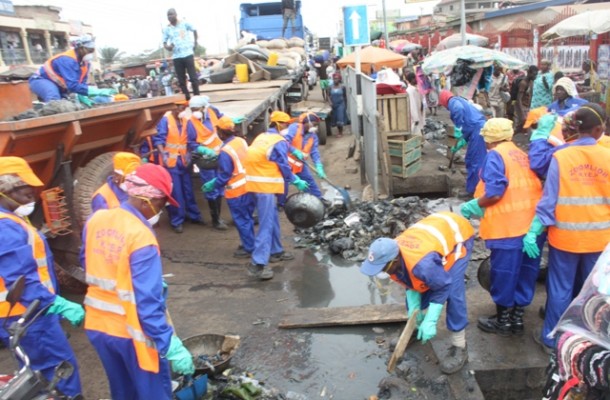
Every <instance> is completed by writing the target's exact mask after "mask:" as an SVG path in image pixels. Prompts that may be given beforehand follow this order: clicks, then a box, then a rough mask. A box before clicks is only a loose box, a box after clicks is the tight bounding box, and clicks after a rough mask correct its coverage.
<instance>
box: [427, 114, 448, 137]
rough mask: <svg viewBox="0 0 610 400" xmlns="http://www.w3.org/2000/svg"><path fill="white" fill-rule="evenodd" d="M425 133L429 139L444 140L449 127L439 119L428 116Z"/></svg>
mask: <svg viewBox="0 0 610 400" xmlns="http://www.w3.org/2000/svg"><path fill="white" fill-rule="evenodd" d="M423 134H424V138H425V139H426V140H428V141H444V140H445V138H446V137H447V127H446V126H445V124H444V123H442V122H441V121H439V120H437V119H433V118H426V123H425V124H424V127H423Z"/></svg>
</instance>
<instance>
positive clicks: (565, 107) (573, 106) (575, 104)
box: [549, 97, 588, 117]
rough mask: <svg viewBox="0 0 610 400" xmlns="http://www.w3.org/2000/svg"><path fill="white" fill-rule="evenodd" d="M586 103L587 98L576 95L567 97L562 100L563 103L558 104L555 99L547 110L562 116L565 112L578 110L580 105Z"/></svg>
mask: <svg viewBox="0 0 610 400" xmlns="http://www.w3.org/2000/svg"><path fill="white" fill-rule="evenodd" d="M587 103H588V101H587V100H585V99H581V98H578V97H568V98H567V99H565V100H564V102H563V104H560V103H559V100H555V101H554V102H552V103H551V105H550V106H549V112H553V113H555V114H557V115H559V116H560V117H564V116H565V115H566V114H568V113H570V112H572V111H576V110H578V109H579V108H580V107H581V106H583V105H585V104H587Z"/></svg>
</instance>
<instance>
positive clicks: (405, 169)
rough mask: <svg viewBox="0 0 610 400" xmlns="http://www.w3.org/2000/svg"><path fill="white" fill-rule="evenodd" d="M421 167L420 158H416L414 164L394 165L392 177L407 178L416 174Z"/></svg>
mask: <svg viewBox="0 0 610 400" xmlns="http://www.w3.org/2000/svg"><path fill="white" fill-rule="evenodd" d="M421 167H422V161H421V158H418V159H417V160H415V161H414V162H412V163H411V164H409V165H405V166H402V165H394V164H392V176H397V177H399V178H408V177H410V176H411V175H414V174H416V173H417V172H419V170H420V169H421Z"/></svg>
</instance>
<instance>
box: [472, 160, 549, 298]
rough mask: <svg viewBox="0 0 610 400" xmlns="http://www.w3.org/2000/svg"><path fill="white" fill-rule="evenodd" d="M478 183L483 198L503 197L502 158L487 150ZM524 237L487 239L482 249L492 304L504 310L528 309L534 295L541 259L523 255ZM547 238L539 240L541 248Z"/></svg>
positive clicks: (504, 172)
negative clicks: (485, 250)
mask: <svg viewBox="0 0 610 400" xmlns="http://www.w3.org/2000/svg"><path fill="white" fill-rule="evenodd" d="M481 180H482V181H483V182H485V197H487V198H491V197H495V196H500V197H502V196H503V195H504V192H506V189H507V187H508V185H509V181H508V178H507V177H506V169H505V165H504V160H503V159H502V156H500V154H499V153H498V152H496V151H489V152H488V153H487V157H485V161H484V163H483V166H482V168H481ZM523 236H525V235H519V236H515V237H510V238H502V239H487V240H485V246H486V247H487V248H488V249H490V250H491V260H490V261H491V271H490V280H491V289H490V294H491V298H492V299H493V301H494V303H495V304H497V305H500V306H504V307H509V308H512V307H515V306H518V307H525V306H528V305H529V304H530V303H531V302H532V300H533V298H534V293H535V292H536V279H537V278H538V271H539V269H540V256H538V257H536V258H530V257H529V256H528V255H527V254H526V253H524V252H523ZM545 240H546V235H540V236H539V237H538V246H540V247H542V246H543V245H544V241H545Z"/></svg>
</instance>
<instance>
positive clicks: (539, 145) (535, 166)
mask: <svg viewBox="0 0 610 400" xmlns="http://www.w3.org/2000/svg"><path fill="white" fill-rule="evenodd" d="M565 146H567V145H566V144H562V145H560V146H553V145H552V144H550V143H549V142H548V141H547V140H546V139H536V140H532V141H531V142H530V146H529V151H528V154H527V155H528V157H529V160H530V169H531V170H532V171H534V173H535V174H536V175H538V177H539V178H540V179H546V174H547V172H548V171H549V165H551V160H552V159H553V154H555V152H556V151H557V150H559V149H563V148H564V147H565Z"/></svg>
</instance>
